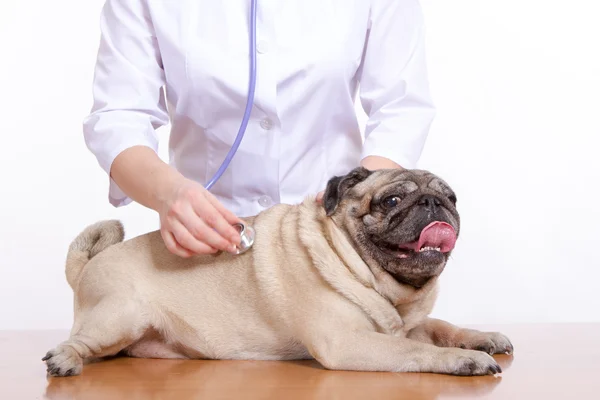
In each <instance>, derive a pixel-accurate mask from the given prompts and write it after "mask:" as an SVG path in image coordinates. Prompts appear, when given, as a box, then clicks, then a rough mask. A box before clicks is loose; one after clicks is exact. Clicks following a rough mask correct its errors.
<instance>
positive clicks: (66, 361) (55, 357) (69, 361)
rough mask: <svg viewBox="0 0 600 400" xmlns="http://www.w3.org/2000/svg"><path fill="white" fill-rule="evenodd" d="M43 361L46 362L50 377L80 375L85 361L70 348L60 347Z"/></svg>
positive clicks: (51, 351) (49, 353) (47, 354)
mask: <svg viewBox="0 0 600 400" xmlns="http://www.w3.org/2000/svg"><path fill="white" fill-rule="evenodd" d="M42 361H45V362H46V366H47V369H46V371H47V372H48V374H49V375H50V376H73V375H79V374H81V370H82V369H83V360H82V359H81V357H80V356H79V354H77V352H76V351H75V350H74V349H73V348H72V347H70V346H59V347H57V348H56V349H53V350H50V351H49V352H48V353H46V355H45V356H44V358H42Z"/></svg>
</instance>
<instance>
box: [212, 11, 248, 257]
mask: <svg viewBox="0 0 600 400" xmlns="http://www.w3.org/2000/svg"><path fill="white" fill-rule="evenodd" d="M256 2H257V0H250V81H249V84H248V99H247V101H246V110H245V111H244V117H243V118H242V123H241V124H240V128H239V130H238V134H237V136H236V138H235V141H234V142H233V145H232V146H231V149H229V152H228V153H227V156H226V157H225V160H223V163H222V164H221V166H220V167H219V169H218V170H217V172H216V173H215V176H213V177H212V179H211V180H210V181H209V182H208V183H207V184H206V186H205V188H206V190H210V189H211V188H212V187H213V185H214V184H215V183H216V182H217V181H218V180H219V178H221V175H223V172H225V170H226V169H227V167H228V166H229V163H230V162H231V160H232V159H233V156H234V155H235V153H236V152H237V149H238V147H240V143H241V141H242V138H243V137H244V133H246V127H247V126H248V121H249V119H250V112H251V111H252V106H253V104H254V90H255V88H256ZM234 227H235V228H236V229H237V230H238V232H239V233H240V238H241V241H240V245H239V246H238V248H237V254H242V253H245V252H246V251H248V250H249V249H250V248H251V247H252V245H253V244H254V236H255V231H254V229H253V228H252V227H251V226H248V225H246V224H235V225H234Z"/></svg>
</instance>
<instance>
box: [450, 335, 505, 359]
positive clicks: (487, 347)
mask: <svg viewBox="0 0 600 400" xmlns="http://www.w3.org/2000/svg"><path fill="white" fill-rule="evenodd" d="M465 336H466V337H464V338H463V340H462V341H460V342H459V343H458V345H457V346H456V347H460V348H462V349H470V350H477V351H483V352H485V353H488V354H512V353H513V351H514V347H513V345H512V343H511V342H510V340H509V339H508V338H507V337H506V336H505V335H503V334H501V333H499V332H478V331H471V332H470V333H469V335H465Z"/></svg>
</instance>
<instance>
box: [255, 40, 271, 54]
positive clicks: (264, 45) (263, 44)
mask: <svg viewBox="0 0 600 400" xmlns="http://www.w3.org/2000/svg"><path fill="white" fill-rule="evenodd" d="M256 51H258V52H259V53H260V54H265V53H267V52H268V51H269V43H268V42H267V41H265V40H261V41H260V42H258V43H257V44H256Z"/></svg>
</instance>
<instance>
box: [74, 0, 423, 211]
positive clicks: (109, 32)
mask: <svg viewBox="0 0 600 400" xmlns="http://www.w3.org/2000/svg"><path fill="white" fill-rule="evenodd" d="M257 10H258V13H257V14H258V16H257V43H258V46H257V47H258V53H259V54H258V55H257V57H258V58H257V68H258V72H257V83H256V85H257V86H256V95H255V104H254V108H253V110H252V116H251V120H250V122H249V124H248V128H247V131H246V134H245V136H244V139H243V141H242V143H241V145H240V147H239V150H238V152H237V154H236V156H235V157H234V159H233V161H232V163H231V164H230V165H229V168H228V169H227V171H226V172H225V174H224V175H223V176H222V178H221V179H220V180H219V181H218V182H217V183H216V184H215V185H214V186H213V188H212V193H214V194H215V195H216V196H217V198H218V199H219V200H220V201H222V202H223V203H224V205H225V206H226V207H227V208H229V209H230V210H232V211H233V212H234V213H236V214H237V215H239V216H247V215H252V214H256V213H257V212H260V211H262V210H264V209H265V208H268V207H270V206H271V205H272V204H275V203H280V202H281V203H298V202H300V201H302V200H303V199H304V198H305V197H306V196H307V195H311V194H316V193H317V192H319V191H320V190H323V189H324V188H325V185H326V183H327V180H328V179H329V178H330V177H331V176H333V175H336V174H343V173H346V172H348V171H349V170H350V169H351V168H354V167H356V166H358V165H359V163H360V160H361V159H362V158H363V157H365V156H368V155H378V156H383V157H387V158H389V159H391V160H393V161H395V162H397V163H399V164H400V165H402V166H404V167H408V168H412V167H414V166H415V164H416V162H417V160H418V158H419V156H420V153H421V151H422V148H423V145H424V142H425V139H426V136H427V133H428V130H429V126H430V124H431V122H432V118H433V116H434V107H433V106H432V101H431V98H430V93H429V87H428V80H427V71H426V66H425V53H424V25H423V18H422V14H421V8H420V5H419V3H418V1H417V0H286V1H279V0H258V8H257ZM249 12H250V1H249V0H227V1H216V0H177V1H167V0H107V1H106V4H105V6H104V8H103V10H102V14H101V43H100V48H99V51H98V58H97V64H96V68H95V75H94V81H93V98H94V103H93V108H92V110H91V113H90V115H89V116H87V117H86V118H85V120H84V137H85V141H86V144H87V146H88V148H89V149H90V150H91V151H92V153H93V154H94V155H95V156H96V157H97V159H98V162H99V164H100V166H101V167H102V168H103V169H104V170H105V171H106V172H107V174H108V173H109V171H110V166H111V163H112V161H113V160H114V158H115V157H116V156H117V155H118V154H119V153H120V152H121V151H123V150H125V149H126V148H128V147H131V146H134V145H145V146H148V147H150V148H152V149H154V150H155V151H157V150H158V138H157V135H156V132H155V130H156V128H158V127H160V126H163V125H166V124H169V123H170V124H171V133H170V142H169V149H170V151H169V156H170V163H171V164H172V165H174V166H175V167H176V168H177V169H178V170H179V171H180V172H181V173H183V174H184V175H185V176H187V177H189V178H191V179H194V180H196V181H197V182H200V183H202V184H205V183H207V182H208V180H210V178H211V177H212V176H213V174H214V173H215V172H216V171H217V169H218V168H219V166H220V165H221V162H222V161H223V159H224V157H225V155H226V154H227V152H228V150H229V149H230V147H231V145H232V143H233V141H234V140H235V136H236V134H237V132H238V128H239V125H240V122H241V119H242V116H243V111H244V107H245V105H246V98H247V90H248V74H249V73H248V65H249V64H248V63H249V52H248V51H249V49H248V40H249V39H248V32H249V24H248V20H249ZM359 83H360V88H359ZM356 94H358V96H359V100H360V101H361V103H362V106H363V107H364V110H365V112H366V114H367V115H368V117H369V119H368V123H367V125H366V127H365V138H363V137H362V135H361V133H360V126H359V124H358V121H357V116H356V113H355V108H354V98H355V95H356ZM363 142H364V143H363ZM109 183H110V185H109V201H110V202H111V204H113V205H114V206H122V205H125V204H128V203H129V202H130V201H131V199H129V198H128V197H127V196H126V195H125V194H124V193H123V192H122V191H121V190H120V189H119V188H118V187H117V185H116V184H115V183H114V182H113V181H112V180H111V179H110V178H109Z"/></svg>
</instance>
